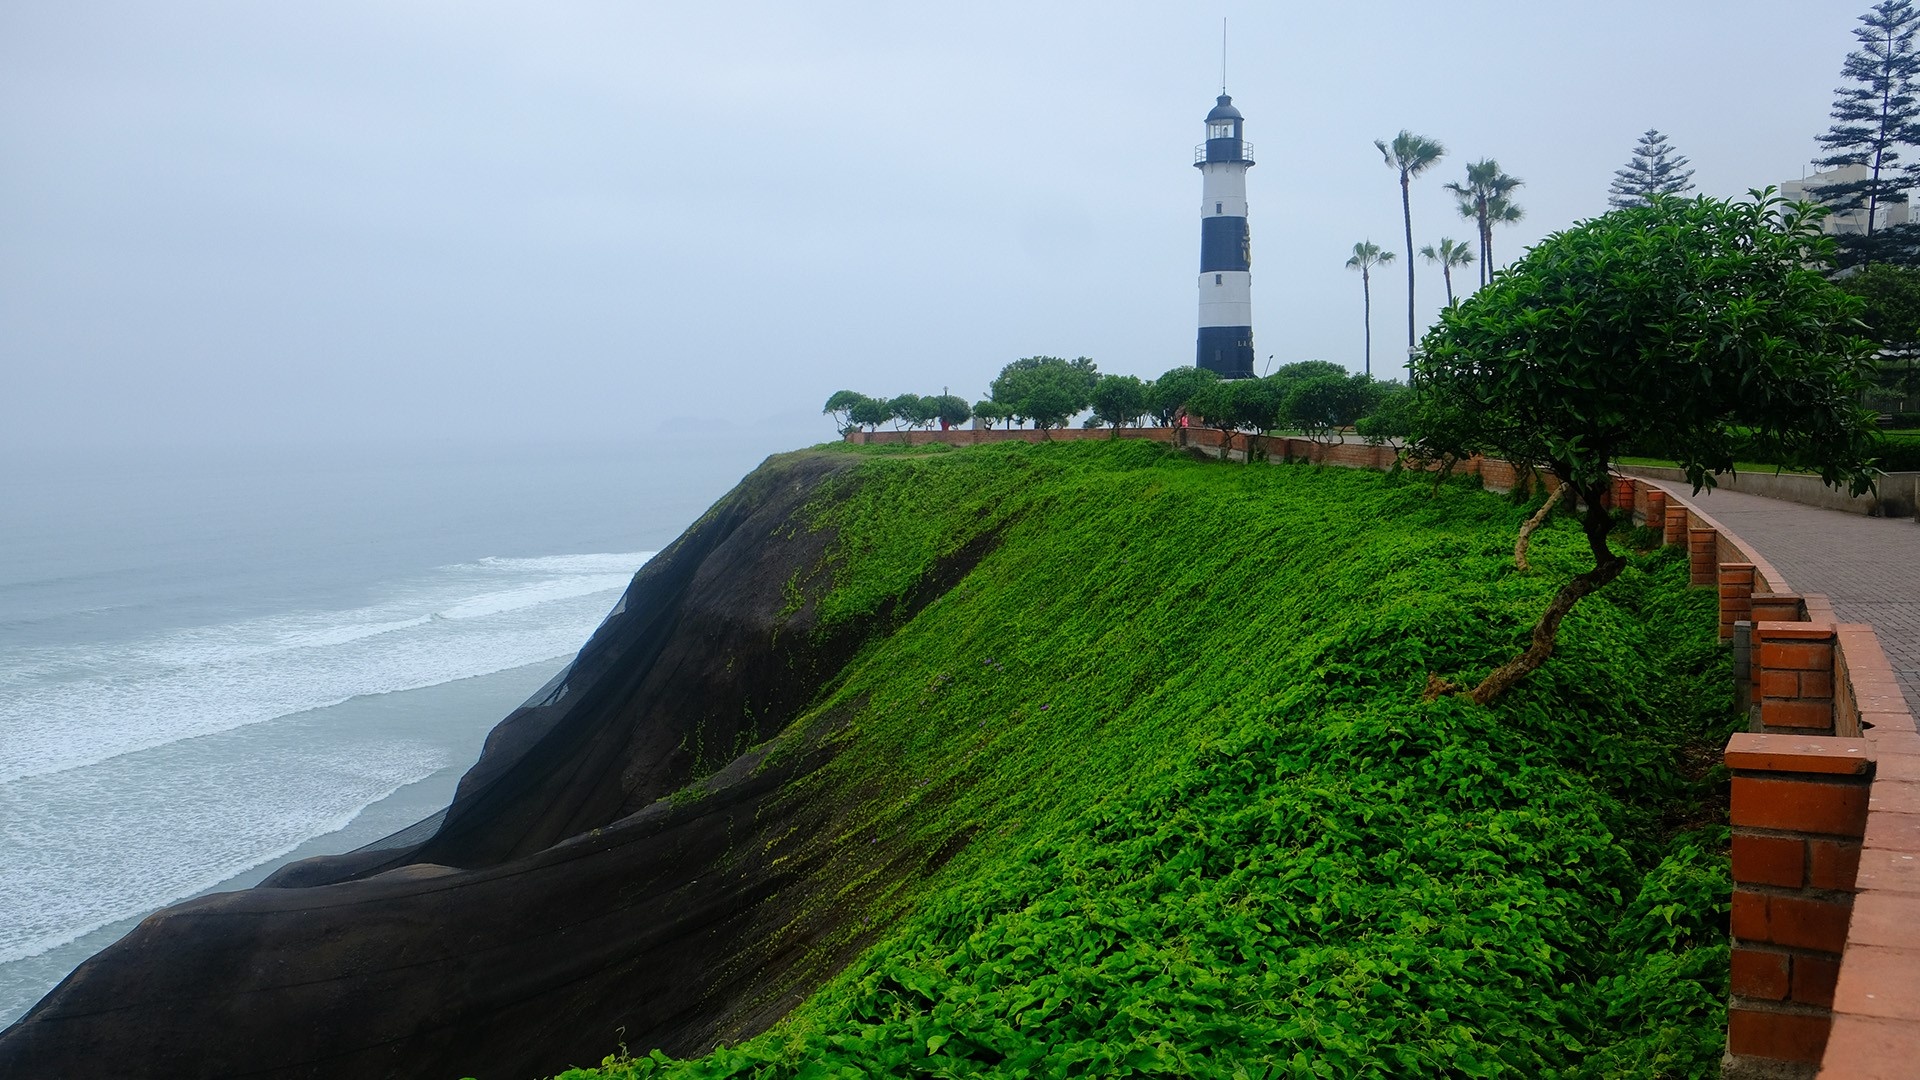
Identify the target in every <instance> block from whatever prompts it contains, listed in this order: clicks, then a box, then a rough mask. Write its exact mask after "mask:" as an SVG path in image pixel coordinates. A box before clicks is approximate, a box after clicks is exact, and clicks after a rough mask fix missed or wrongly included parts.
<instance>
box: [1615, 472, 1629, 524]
mask: <svg viewBox="0 0 1920 1080" xmlns="http://www.w3.org/2000/svg"><path fill="white" fill-rule="evenodd" d="M1613 509H1615V510H1625V511H1626V512H1627V516H1628V517H1629V518H1631V517H1632V516H1633V477H1631V476H1616V477H1614V478H1613Z"/></svg>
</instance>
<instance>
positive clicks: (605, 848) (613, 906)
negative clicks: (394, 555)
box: [0, 452, 991, 1077]
mask: <svg viewBox="0 0 1920 1080" xmlns="http://www.w3.org/2000/svg"><path fill="white" fill-rule="evenodd" d="M856 464H857V462H856V459H854V458H852V457H850V456H848V455H841V454H831V453H818V452H813V453H806V452H803V453H798V454H789V455H783V456H780V457H777V458H773V459H770V460H769V461H768V462H767V463H766V464H765V465H763V466H762V467H761V468H760V469H759V470H757V471H756V472H755V473H753V474H752V475H751V476H749V477H747V478H746V480H744V481H743V482H742V483H741V484H740V486H739V487H737V488H736V489H735V490H734V491H733V492H732V493H730V494H729V495H728V496H726V497H725V498H724V499H722V500H721V501H720V502H719V503H717V504H716V505H715V506H714V507H713V509H712V510H710V511H709V512H708V514H707V515H706V516H705V517H703V518H702V519H701V520H700V521H699V522H698V523H696V524H695V525H694V526H693V527H692V528H690V529H689V530H688V531H687V532H686V533H685V534H684V535H682V536H681V537H680V538H679V539H678V540H676V541H675V542H674V543H673V544H672V545H671V546H669V547H668V548H667V549H666V550H665V551H663V552H661V553H660V554H659V555H657V556H656V557H655V558H654V559H653V560H652V561H651V562H649V563H648V564H647V566H646V567H644V568H643V569H642V570H641V571H640V573H639V574H638V575H637V576H636V577H635V579H634V581H633V583H632V585H631V586H630V588H629V589H628V592H627V595H626V597H625V599H624V600H623V602H622V605H621V606H620V607H619V608H618V609H616V613H615V614H613V615H612V616H610V617H609V618H608V619H607V621H606V622H605V623H604V624H603V625H602V626H601V628H600V629H599V630H598V631H597V632H596V633H595V634H594V636H593V638H592V639H591V640H590V641H589V642H588V643H587V645H586V646H585V647H584V648H583V649H582V650H581V652H580V654H579V657H578V658H577V660H576V661H575V663H574V665H573V666H572V668H571V669H570V671H569V672H568V674H567V675H566V678H565V680H564V684H563V685H562V686H560V687H557V688H555V689H554V691H553V692H552V693H550V694H549V695H548V696H547V697H546V698H544V699H542V700H539V701H536V702H532V703H529V704H528V705H527V706H525V707H522V708H521V709H519V710H516V711H515V712H514V713H513V714H512V715H510V716H508V717H507V718H506V719H505V720H503V721H502V722H501V723H500V725H499V726H498V727H497V728H496V729H495V730H494V732H493V733H492V735H491V736H490V737H489V738H488V740H487V744H486V749H485V751H484V753H483V755H482V757H481V759H480V761H479V762H478V763H477V764H475V766H474V767H473V768H472V769H471V770H470V771H469V772H468V774H467V775H466V776H465V778H463V780H462V781H461V783H460V786H459V790H458V792H457V794H456V795H455V798H454V800H453V802H452V804H451V806H450V807H449V808H448V811H447V814H446V817H445V819H444V821H443V822H442V823H441V825H440V827H439V829H438V830H437V832H434V833H433V835H431V836H430V837H428V838H426V839H424V840H423V841H421V842H418V843H415V844H412V845H410V846H400V847H391V848H386V849H379V850H371V851H362V852H359V853H351V854H347V855H342V856H334V857H328V858H322V859H313V860H308V861H306V862H302V863H296V864H294V865H292V866H289V867H286V868H285V869H283V870H282V871H280V872H279V873H277V874H275V875H274V876H273V877H271V878H269V879H268V880H267V881H266V882H264V883H262V885H260V886H259V887H257V888H254V889H249V890H244V891H240V892H232V893H222V894H218V895H213V896H207V897H202V898H200V899H197V900H193V901H189V902H187V903H184V904H180V905H177V906H175V907H172V908H169V909H166V910H164V911H161V912H159V913H157V914H155V915H153V916H151V917H149V918H148V919H146V920H145V921H144V922H142V923H141V924H140V926H139V927H138V928H136V929H135V930H134V931H133V932H131V933H129V934H128V935H127V936H126V937H125V938H123V939H122V940H121V941H119V942H118V943H116V944H114V945H113V946H111V947H109V948H108V949H106V950H104V951H103V952H101V953H100V954H99V955H97V956H95V957H94V958H93V959H91V960H89V961H87V962H86V963H85V964H82V965H81V966H80V967H79V968H78V969H77V970H75V971H74V972H73V974H72V975H70V976H69V977H68V978H67V979H66V980H65V981H64V982H62V983H61V984H60V986H59V987H57V988H56V989H55V990H54V991H53V992H52V993H50V994H49V995H48V996H47V997H46V998H45V999H44V1000H42V1001H41V1002H40V1003H39V1004H38V1005H37V1006H35V1007H34V1008H33V1010H32V1011H30V1012H29V1013H27V1015H26V1016H24V1017H22V1018H21V1019H20V1021H19V1022H18V1023H16V1024H15V1025H14V1026H13V1027H11V1028H9V1029H7V1030H6V1031H5V1032H4V1033H0V1075H5V1076H22V1077H26V1076H79V1075H129V1076H182V1077H188V1076H191V1077H215V1076H238V1075H246V1076H256V1077H269V1076H270V1077H279V1076H356V1077H364V1076H449V1077H451V1076H461V1075H477V1076H481V1077H493V1076H502V1077H526V1076H534V1075H545V1074H547V1073H551V1072H554V1071H558V1070H560V1069H564V1068H566V1067H567V1066H568V1065H571V1064H587V1063H590V1062H593V1061H597V1060H598V1059H599V1057H600V1056H601V1055H602V1054H604V1053H605V1052H606V1051H607V1049H608V1047H609V1046H610V1045H611V1043H612V1040H613V1039H614V1038H616V1035H615V1033H617V1032H621V1031H624V1036H623V1037H624V1040H625V1042H626V1043H627V1044H628V1045H631V1046H635V1047H654V1046H658V1047H662V1048H664V1049H666V1050H667V1051H668V1052H670V1053H676V1054H684V1053H692V1052H697V1051H700V1050H703V1049H705V1048H707V1047H709V1046H711V1045H712V1044H713V1042H714V1041H715V1040H716V1039H718V1038H723V1037H724V1038H738V1037H741V1036H743V1035H747V1034H751V1033H754V1032H757V1031H759V1030H762V1029H764V1028H765V1027H766V1026H768V1025H770V1024H771V1023H772V1022H773V1021H774V1020H777V1019H778V1018H779V1017H780V1016H781V1015H783V1014H784V1013H785V1012H786V1011H787V1010H788V1009H789V1008H791V1007H792V1005H793V1004H794V1003H795V1002H797V1001H798V1000H799V999H800V998H802V997H803V996H804V995H805V994H806V993H807V992H808V991H810V990H811V989H812V988H813V987H815V986H817V985H818V984H819V982H820V981H821V980H822V979H824V978H825V977H827V976H829V975H831V974H832V973H833V972H834V971H837V970H838V969H839V968H840V967H841V966H843V965H844V964H845V963H846V962H847V961H848V960H849V959H850V958H851V957H852V955H854V953H855V952H857V950H858V948H859V947H860V946H861V945H863V944H864V943H865V942H866V941H869V940H871V936H872V934H875V933H878V932H879V930H880V928H879V927H874V928H873V929H872V930H871V931H861V930H859V929H854V928H849V927H848V926H847V925H845V924H846V920H847V919H849V918H850V917H851V913H852V911H853V910H855V909H854V908H853V907H852V906H850V905H848V904H846V903H844V902H834V898H835V897H836V896H842V898H843V899H844V897H843V892H844V889H845V887H846V881H847V878H848V875H847V870H848V856H847V853H846V852H845V851H838V850H836V848H835V846H834V843H833V838H834V837H835V836H836V835H838V834H839V833H840V831H841V825H840V824H839V823H841V822H842V821H843V819H844V818H845V816H846V814H847V811H848V807H850V806H851V805H853V804H854V802H856V801H857V799H858V798H859V793H857V792H830V791H823V790H821V789H820V787H819V786H818V785H808V784H805V783H804V782H802V781H804V779H805V778H806V777H807V776H809V775H810V774H811V773H812V772H813V771H814V770H816V769H818V768H819V767H820V766H821V765H822V764H823V763H825V762H826V761H827V760H829V757H830V755H831V754H832V752H833V750H832V747H833V738H832V735H833V732H834V730H835V725H836V720H837V718H835V717H831V716H824V717H817V718H815V720H814V722H812V723H811V724H809V725H807V726H806V727H805V730H787V729H788V726H789V723H790V721H792V719H793V718H794V717H795V716H796V715H797V714H798V713H799V712H800V711H801V710H803V709H804V708H805V707H806V706H807V705H808V704H809V703H811V702H813V701H814V700H815V699H816V698H817V697H818V696H819V693H820V691H821V689H822V687H824V686H826V685H828V684H830V683H831V681H832V680H833V679H834V677H835V676H836V674H837V673H838V672H839V671H840V669H841V668H842V666H843V665H844V664H845V663H846V661H847V660H848V658H849V657H851V656H852V655H853V654H854V652H856V651H857V650H858V649H859V648H860V646H861V645H862V644H863V642H864V640H865V638H866V636H867V635H868V634H870V633H873V632H877V629H876V627H878V626H884V625H885V624H886V623H887V622H888V620H881V621H880V623H878V624H875V623H867V624H862V626H860V627H859V628H855V629H851V630H846V631H842V632H839V633H822V632H820V627H819V626H818V624H817V620H816V618H815V615H814V603H813V600H814V599H815V598H813V597H808V596H806V595H805V593H804V592H802V591H797V590H796V583H798V582H804V581H807V580H808V579H809V578H811V577H813V575H814V572H815V571H816V570H817V568H818V567H819V566H820V564H821V561H822V559H823V557H824V556H825V555H826V553H827V551H828V550H829V546H830V545H831V544H832V542H833V536H832V535H831V534H830V533H827V532H824V531H815V530H813V529H811V528H809V527H808V526H807V524H806V521H807V519H808V517H809V514H808V512H807V509H808V507H809V504H810V502H813V501H816V500H819V499H830V498H834V497H836V492H840V493H844V490H845V483H846V482H850V477H851V470H852V469H853V467H854V466H855V465H856ZM989 546H991V541H990V540H983V541H982V542H980V543H976V544H974V545H972V546H970V547H969V548H968V549H966V550H964V551H962V552H961V553H959V554H958V555H956V556H954V557H952V558H950V559H948V560H947V561H946V562H945V563H943V564H942V565H941V566H940V567H938V568H936V569H935V570H934V571H933V572H932V573H930V574H929V575H928V577H927V578H926V580H924V581H923V582H922V583H921V586H920V587H919V588H918V589H917V590H915V591H914V592H913V593H912V594H911V595H909V596H907V597H905V598H903V599H902V601H901V604H900V606H901V607H902V608H907V609H911V608H916V607H917V606H919V605H920V604H924V603H925V602H927V601H928V600H930V599H932V598H933V597H934V596H936V595H938V593H939V592H940V591H941V590H942V589H944V588H946V587H948V586H950V585H951V583H952V582H953V581H955V580H957V579H958V578H959V577H960V576H962V575H963V574H964V573H965V571H966V569H967V568H968V566H970V565H971V562H972V561H974V560H977V559H978V558H979V557H980V556H981V555H982V554H984V552H985V550H986V548H987V547H989ZM908 613H909V611H906V610H901V611H897V612H896V614H899V615H902V616H904V615H906V614H908ZM783 732H785V733H784V734H782V733H783ZM923 857H924V853H915V852H911V851H896V850H889V849H885V848H876V849H875V850H874V851H873V852H872V853H871V854H870V855H862V856H860V857H859V858H860V859H861V860H863V863H862V865H860V866H859V867H858V871H859V872H858V873H856V874H855V875H854V876H855V877H856V878H862V879H866V880H871V881H873V882H875V883H877V884H876V886H875V887H884V883H885V882H887V881H889V880H899V879H900V878H901V877H902V876H905V875H909V874H912V873H915V872H917V871H918V870H919V869H920V867H921V863H922V859H923ZM830 859H831V860H833V861H834V872H833V874H832V875H831V877H832V880H824V877H825V875H821V874H819V873H818V872H817V871H819V870H820V869H821V867H822V866H824V865H825V864H826V863H827V861H829V860H830ZM829 942H830V943H831V945H828V944H827V943H829Z"/></svg>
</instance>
